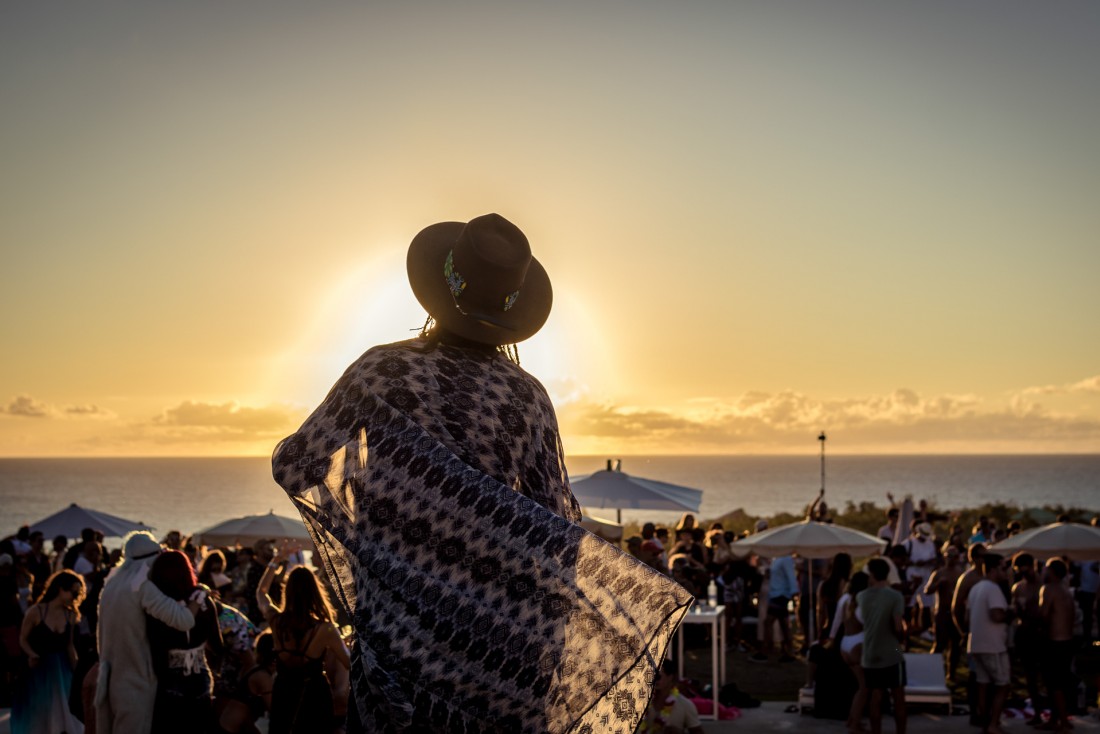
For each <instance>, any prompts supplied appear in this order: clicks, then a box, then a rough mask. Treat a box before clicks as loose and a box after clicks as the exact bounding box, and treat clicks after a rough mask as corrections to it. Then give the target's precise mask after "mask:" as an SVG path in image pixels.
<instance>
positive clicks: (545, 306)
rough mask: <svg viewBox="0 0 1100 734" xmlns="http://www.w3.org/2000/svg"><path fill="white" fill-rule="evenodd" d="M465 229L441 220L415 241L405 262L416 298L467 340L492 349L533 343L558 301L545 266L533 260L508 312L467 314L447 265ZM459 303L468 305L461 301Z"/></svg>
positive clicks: (459, 224)
mask: <svg viewBox="0 0 1100 734" xmlns="http://www.w3.org/2000/svg"><path fill="white" fill-rule="evenodd" d="M465 226H466V224H465V223H464V222H440V223H439V224H433V225H431V226H429V227H425V228H424V229H423V230H421V231H420V233H419V234H417V235H416V237H414V238H413V241H412V244H411V245H409V254H408V256H407V258H406V262H405V266H406V268H407V270H408V273H409V285H411V286H412V291H413V295H414V296H416V300H418V301H419V302H420V305H421V306H423V307H424V310H425V311H427V312H428V315H429V316H431V317H432V318H433V319H435V321H436V323H437V324H439V325H440V326H442V327H443V328H444V329H446V330H447V331H450V332H452V333H454V334H457V335H458V336H461V337H463V338H465V339H470V340H471V341H476V342H480V343H482V344H489V345H492V346H500V345H502V344H515V343H518V342H521V341H523V340H525V339H529V338H530V337H532V336H534V335H535V333H536V332H537V331H538V330H539V329H541V328H542V325H543V324H545V323H546V319H547V317H548V316H549V315H550V308H551V306H552V305H553V302H554V292H553V289H552V288H551V287H550V277H549V276H548V275H547V274H546V270H545V268H543V267H542V264H541V263H540V262H539V261H538V260H536V259H535V258H534V257H532V258H531V264H530V265H529V266H528V267H527V275H526V276H525V277H524V280H523V287H522V288H521V289H520V292H519V297H518V298H516V302H515V304H514V305H513V306H512V307H511V308H510V309H508V310H507V311H505V310H503V309H501V311H500V312H499V313H493V314H484V313H472V312H467V313H463V312H462V311H460V310H459V309H458V308H457V307H456V305H455V299H454V297H453V296H452V295H451V289H450V288H449V287H448V285H447V279H446V277H445V276H444V275H443V265H444V263H445V262H446V260H447V253H449V252H450V251H451V248H453V247H454V245H455V242H456V241H457V240H458V236H459V234H460V233H461V232H462V229H463V228H464V227H465ZM458 305H459V306H461V305H462V304H461V300H459V302H458Z"/></svg>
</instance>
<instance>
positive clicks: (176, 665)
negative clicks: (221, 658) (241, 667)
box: [146, 550, 222, 734]
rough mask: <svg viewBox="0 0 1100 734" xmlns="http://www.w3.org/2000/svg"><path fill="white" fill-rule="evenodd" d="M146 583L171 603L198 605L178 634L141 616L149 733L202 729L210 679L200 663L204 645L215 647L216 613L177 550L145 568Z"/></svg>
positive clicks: (208, 713) (209, 708) (207, 720)
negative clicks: (151, 685) (149, 664)
mask: <svg viewBox="0 0 1100 734" xmlns="http://www.w3.org/2000/svg"><path fill="white" fill-rule="evenodd" d="M149 580H150V581H151V582H153V584H154V585H155V586H156V587H157V588H158V589H160V590H161V591H162V592H163V593H164V594H165V595H166V596H168V597H170V598H172V599H175V600H176V601H180V602H183V601H188V600H191V599H192V598H194V599H196V600H197V601H199V602H200V606H199V610H198V612H197V613H196V614H195V626H194V627H192V628H191V629H190V630H188V631H187V632H180V631H179V630H176V629H173V628H171V627H169V626H168V625H166V624H164V623H163V622H161V621H160V620H157V619H154V618H153V617H150V616H147V617H146V624H147V629H148V632H149V646H150V648H151V649H152V653H153V670H154V671H155V672H156V675H157V697H156V703H155V705H154V707H153V731H155V732H181V734H182V732H195V731H205V730H206V729H207V728H209V726H210V724H211V718H212V716H213V705H214V704H213V685H214V679H213V676H212V675H211V673H210V667H209V665H208V663H207V660H206V645H207V644H208V643H209V644H210V645H211V646H213V647H215V648H221V646H222V636H221V629H220V628H219V626H218V612H217V609H216V608H215V605H214V600H213V599H211V598H209V590H208V589H206V588H204V587H201V586H200V585H199V582H198V579H197V578H196V577H195V569H194V567H193V566H192V565H191V559H190V558H188V557H187V555H186V554H184V553H181V552H180V551H177V550H169V551H165V552H164V553H161V554H160V555H159V556H157V558H156V560H155V561H153V565H152V567H151V568H150V569H149Z"/></svg>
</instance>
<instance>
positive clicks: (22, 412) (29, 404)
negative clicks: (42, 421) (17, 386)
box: [0, 395, 53, 418]
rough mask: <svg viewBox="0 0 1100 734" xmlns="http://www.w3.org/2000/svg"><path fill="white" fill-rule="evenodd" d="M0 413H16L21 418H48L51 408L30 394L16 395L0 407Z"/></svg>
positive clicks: (51, 411)
mask: <svg viewBox="0 0 1100 734" xmlns="http://www.w3.org/2000/svg"><path fill="white" fill-rule="evenodd" d="M0 413H4V414H5V415H17V416H19V417H21V418H48V417H50V415H52V413H53V410H52V408H50V406H49V405H47V404H46V403H43V402H42V401H41V400H35V399H34V398H32V397H31V396H30V395H17V396H15V397H14V398H12V400H11V402H10V403H8V404H7V405H5V406H3V407H0Z"/></svg>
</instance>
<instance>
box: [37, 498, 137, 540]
mask: <svg viewBox="0 0 1100 734" xmlns="http://www.w3.org/2000/svg"><path fill="white" fill-rule="evenodd" d="M84 528H92V529H93V530H98V531H100V532H101V533H103V536H104V537H106V538H121V537H122V536H123V535H126V533H129V532H131V531H134V530H152V528H151V527H149V526H148V525H146V524H145V523H142V522H135V521H134V520H127V519H126V518H124V517H118V516H117V515H109V514H107V513H106V512H100V511H99V510H90V509H88V508H87V507H81V506H80V505H78V504H76V503H75V502H73V503H72V504H71V505H69V506H68V507H66V508H65V509H64V510H61V511H60V512H55V513H54V514H52V515H50V516H49V517H46V518H43V519H41V520H39V521H38V522H36V523H34V524H32V525H31V526H30V529H31V532H34V531H35V530H38V531H40V532H41V533H42V535H43V536H45V537H47V538H54V537H57V536H58V535H64V536H65V537H66V538H79V537H80V533H81V531H82V530H84Z"/></svg>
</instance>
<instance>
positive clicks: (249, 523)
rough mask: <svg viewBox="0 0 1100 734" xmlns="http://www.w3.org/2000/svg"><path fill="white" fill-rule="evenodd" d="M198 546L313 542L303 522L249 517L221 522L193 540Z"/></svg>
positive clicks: (270, 514) (269, 515) (271, 516)
mask: <svg viewBox="0 0 1100 734" xmlns="http://www.w3.org/2000/svg"><path fill="white" fill-rule="evenodd" d="M192 537H193V538H194V539H195V541H196V542H198V543H201V544H203V545H210V546H234V545H252V544H253V543H255V542H256V541H259V540H302V541H308V540H311V538H310V536H309V532H308V531H307V530H306V526H305V523H303V522H302V520H301V519H300V518H296V517H283V516H282V515H276V514H275V511H274V510H272V511H270V512H268V513H267V514H266V515H247V516H245V517H238V518H234V519H232V520H226V521H225V522H220V523H218V524H217V525H212V526H210V527H208V528H206V529H205V530H200V531H199V532H197V533H195V534H194V535H193V536H192Z"/></svg>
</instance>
